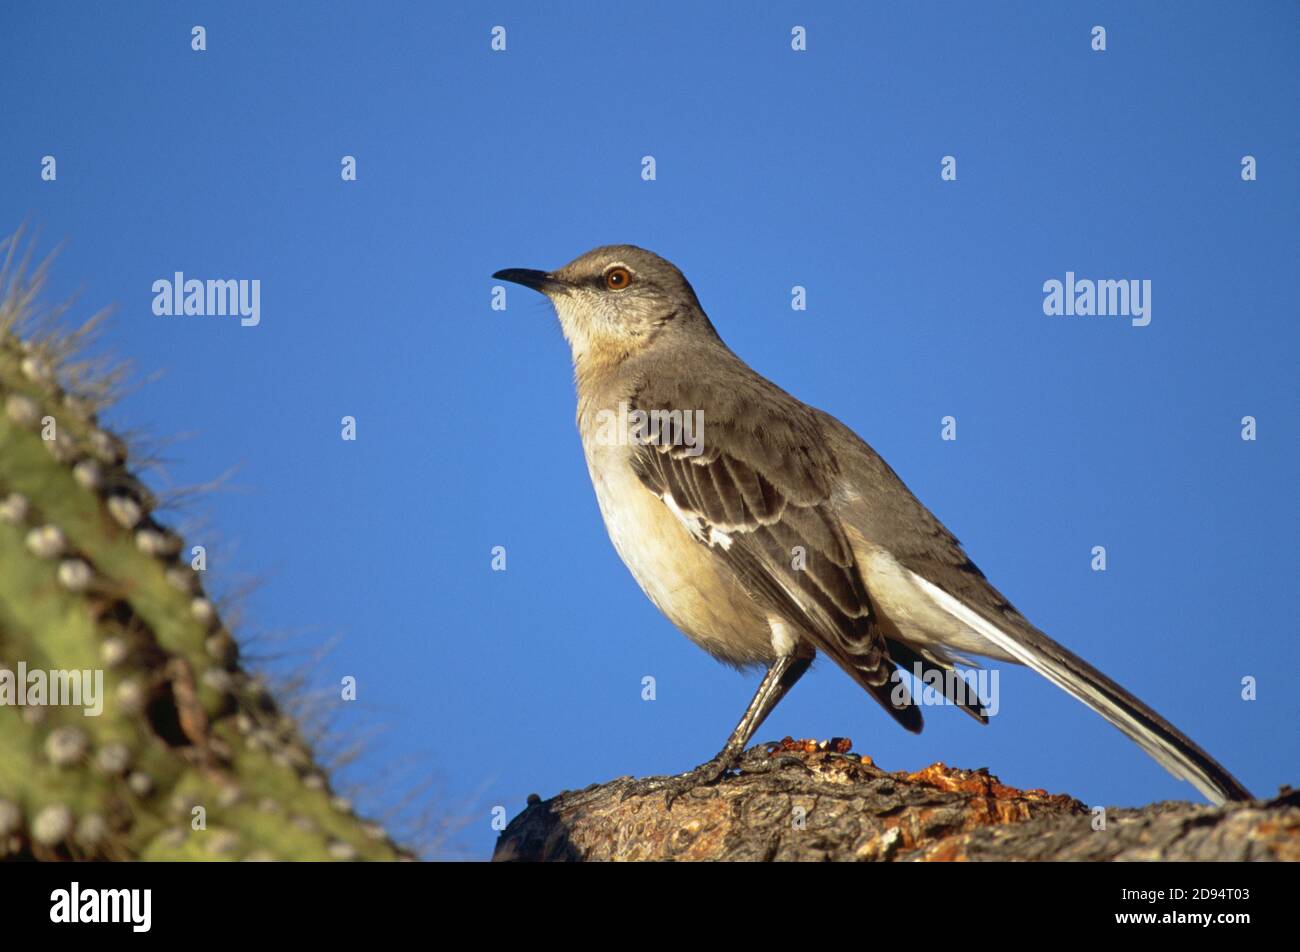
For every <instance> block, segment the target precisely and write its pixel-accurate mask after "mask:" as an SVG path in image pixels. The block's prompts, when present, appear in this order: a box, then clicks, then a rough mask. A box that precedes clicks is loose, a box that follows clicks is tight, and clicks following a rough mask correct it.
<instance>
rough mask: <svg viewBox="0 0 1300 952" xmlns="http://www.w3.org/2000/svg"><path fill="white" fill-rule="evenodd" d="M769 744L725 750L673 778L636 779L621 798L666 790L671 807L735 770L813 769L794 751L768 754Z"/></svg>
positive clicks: (665, 803)
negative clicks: (740, 750) (696, 790)
mask: <svg viewBox="0 0 1300 952" xmlns="http://www.w3.org/2000/svg"><path fill="white" fill-rule="evenodd" d="M770 746H771V745H767V744H759V745H757V746H755V747H751V748H750V749H749V750H747V751H745V752H744V753H743V754H739V753H730V752H727V751H724V752H723V753H721V754H719V755H718V756H717V757H714V758H713V759H712V760H710V761H708V762H707V763H703V764H700V765H699V766H698V767H696V768H695V769H694V770H688V771H686V773H682V774H677V775H675V776H672V777H646V778H645V779H643V780H633V781H631V782H629V783H628V784H627V786H626V787H624V788H623V792H622V794H621V796H620V800H627V799H628V798H629V797H644V796H649V795H650V794H655V793H663V794H664V801H665V802H664V806H665V807H666V808H668V809H672V805H673V803H674V802H675V801H676V800H678V799H680V798H681V797H682V796H683V795H684V794H687V793H690V792H691V791H692V790H694V789H696V788H697V787H710V786H712V785H713V784H715V783H717V782H718V781H719V780H721V779H722V778H723V777H725V776H726V775H727V772H728V771H730V770H733V769H736V770H739V771H740V772H741V773H744V774H764V773H771V772H773V771H775V770H781V769H783V768H785V767H798V768H799V769H800V770H803V771H805V772H806V773H811V772H812V770H811V768H810V767H809V766H808V765H807V764H806V763H804V761H803V758H802V757H799V756H797V755H795V754H791V753H769V750H768V748H769V747H770Z"/></svg>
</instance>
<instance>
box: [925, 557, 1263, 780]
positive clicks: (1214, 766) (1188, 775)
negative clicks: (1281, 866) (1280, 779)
mask: <svg viewBox="0 0 1300 952" xmlns="http://www.w3.org/2000/svg"><path fill="white" fill-rule="evenodd" d="M914 578H916V579H917V580H918V584H921V585H922V586H923V587H925V589H926V591H927V592H928V593H929V594H930V595H931V597H932V598H934V599H935V601H937V602H938V603H939V604H940V605H942V606H943V607H944V608H945V609H946V610H947V611H948V612H950V613H951V614H953V615H955V616H956V617H957V618H959V619H961V620H962V621H963V622H964V623H965V624H966V625H968V626H969V627H971V628H973V629H975V630H976V631H978V632H979V633H980V634H981V635H983V636H984V637H985V638H987V639H988V640H989V641H990V642H992V643H993V644H994V645H996V646H997V647H998V648H1000V649H1002V650H1003V651H1005V652H1006V653H1007V654H1009V655H1010V656H1011V657H1013V658H1015V659H1016V660H1017V661H1019V662H1021V663H1022V664H1024V665H1026V666H1027V667H1030V668H1033V669H1034V670H1035V671H1037V672H1038V673H1039V674H1041V675H1042V676H1043V677H1045V678H1047V680H1049V681H1051V682H1052V683H1053V684H1055V685H1056V686H1057V687H1059V688H1061V689H1062V690H1064V691H1067V692H1068V693H1070V694H1072V695H1073V696H1074V697H1076V698H1078V699H1079V700H1080V701H1082V702H1083V703H1084V704H1086V705H1088V707H1090V708H1092V709H1093V710H1094V711H1096V712H1097V713H1098V714H1100V715H1101V716H1102V717H1104V718H1106V720H1108V721H1110V722H1111V723H1112V724H1114V725H1115V726H1116V727H1118V728H1119V729H1120V730H1122V731H1123V732H1124V733H1125V734H1127V735H1128V736H1129V737H1130V738H1131V739H1132V740H1133V741H1134V742H1135V743H1137V745H1138V746H1139V747H1141V748H1142V749H1143V750H1145V751H1146V752H1147V753H1148V754H1150V755H1151V757H1152V758H1154V759H1155V760H1156V762H1157V763H1159V764H1160V765H1161V766H1163V767H1164V768H1165V769H1166V770H1168V771H1169V772H1170V773H1171V774H1173V775H1174V776H1175V777H1178V778H1179V779H1180V780H1187V781H1189V782H1191V783H1192V784H1194V785H1195V786H1196V789H1198V790H1200V791H1201V793H1203V794H1205V796H1206V797H1207V798H1209V799H1210V800H1211V801H1213V802H1214V803H1215V804H1222V803H1224V802H1225V801H1227V800H1253V799H1254V797H1253V796H1251V793H1250V791H1249V790H1247V789H1246V788H1245V787H1244V786H1242V783H1241V781H1239V780H1238V779H1237V778H1236V777H1234V776H1233V775H1232V774H1230V773H1228V771H1227V770H1225V769H1224V767H1223V765H1222V764H1220V763H1219V762H1218V761H1217V760H1215V759H1214V758H1213V757H1211V756H1210V755H1209V754H1207V753H1206V752H1205V751H1203V750H1202V749H1201V748H1200V747H1198V746H1197V745H1196V744H1195V743H1194V742H1193V741H1192V740H1191V738H1189V737H1188V736H1187V735H1186V734H1184V733H1183V732H1182V731H1180V730H1179V729H1178V728H1176V727H1174V725H1173V724H1170V723H1169V722H1168V721H1167V720H1165V719H1164V718H1163V717H1161V716H1160V715H1159V714H1157V713H1156V712H1155V711H1153V710H1152V709H1151V708H1149V707H1147V706H1146V705H1145V704H1143V703H1142V702H1141V701H1139V700H1138V699H1137V698H1136V697H1134V696H1133V695H1132V694H1130V693H1129V692H1128V691H1126V690H1124V688H1122V687H1120V686H1119V685H1118V684H1116V683H1115V682H1114V681H1112V680H1111V679H1110V678H1108V677H1106V675H1104V674H1102V673H1101V672H1100V671H1098V670H1097V669H1096V668H1094V667H1093V666H1092V665H1090V664H1088V662H1086V661H1084V660H1083V659H1082V658H1080V657H1079V656H1078V655H1076V654H1074V653H1073V652H1071V651H1070V650H1069V649H1067V648H1065V647H1063V646H1062V645H1059V644H1057V643H1056V642H1055V641H1053V640H1052V639H1051V638H1048V637H1047V636H1046V635H1045V634H1043V633H1042V632H1040V631H1038V630H1037V629H1031V630H1028V631H1022V630H1020V629H1017V630H1015V631H1014V632H1012V631H1007V630H1005V629H1004V628H1002V627H1000V626H998V625H996V624H994V623H993V622H992V621H990V620H989V619H987V618H985V617H984V616H983V615H982V614H980V613H979V612H976V611H975V610H974V609H972V608H970V607H968V606H967V605H965V604H963V603H962V602H960V601H958V600H957V599H956V598H954V597H953V596H951V595H949V594H948V593H947V592H945V591H943V589H941V588H939V587H938V586H937V585H934V584H932V583H930V582H928V581H926V580H925V579H922V578H920V577H919V576H914Z"/></svg>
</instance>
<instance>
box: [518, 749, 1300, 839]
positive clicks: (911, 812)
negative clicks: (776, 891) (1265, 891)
mask: <svg viewBox="0 0 1300 952" xmlns="http://www.w3.org/2000/svg"><path fill="white" fill-rule="evenodd" d="M846 746H847V745H844V744H840V745H839V750H837V745H836V742H835V741H832V742H829V743H826V742H823V743H821V744H817V743H815V742H811V741H791V740H790V739H789V738H787V739H786V740H785V741H783V742H782V743H781V744H780V745H769V746H767V747H765V748H764V751H765V752H768V751H771V752H779V753H785V754H792V755H793V758H786V760H787V761H789V760H791V759H793V760H794V761H796V763H787V765H785V766H781V767H779V768H777V769H774V770H771V771H768V772H758V773H743V772H742V773H741V774H739V775H735V776H728V777H727V778H725V779H724V780H722V781H721V782H719V783H717V784H716V785H713V786H708V787H700V788H696V789H694V790H692V791H690V792H688V793H687V794H685V795H684V796H682V797H680V798H679V799H677V800H676V801H675V802H673V804H672V805H671V807H666V798H665V796H664V794H663V793H639V792H635V791H633V792H631V794H630V795H629V790H630V788H632V785H633V783H634V781H633V780H632V779H631V778H629V777H620V778H619V779H617V780H614V781H612V782H610V783H606V784H600V785H596V784H593V785H592V786H590V787H587V788H586V789H585V790H581V791H574V792H567V793H562V794H560V795H559V796H557V797H554V798H552V799H550V800H545V801H542V800H540V799H538V798H536V797H530V798H529V805H528V807H527V808H526V809H525V810H524V812H523V813H521V814H520V815H519V816H517V817H515V819H514V820H513V821H512V822H511V823H510V825H509V826H508V827H507V828H506V829H505V830H504V831H503V832H502V834H501V836H500V838H499V840H498V842H497V847H496V851H495V854H494V856H493V859H494V860H495V861H578V860H859V861H862V860H866V861H907V860H912V861H922V862H926V861H943V860H965V861H975V860H1236V861H1239V860H1292V861H1296V860H1300V792H1297V791H1291V790H1289V789H1286V790H1284V791H1283V793H1282V795H1280V796H1279V797H1277V798H1275V799H1273V800H1271V801H1255V802H1253V803H1246V804H1239V803H1238V804H1229V805H1227V806H1225V807H1218V808H1216V807H1211V806H1201V805H1197V804H1191V803H1176V802H1165V803H1155V804H1152V805H1150V806H1147V807H1143V808H1142V809H1120V808H1107V809H1106V810H1105V813H1104V821H1105V826H1104V829H1100V828H1097V827H1098V826H1100V824H1099V822H1098V820H1099V818H1098V817H1097V816H1095V815H1094V813H1093V811H1092V810H1091V809H1089V808H1088V807H1086V806H1085V805H1084V804H1082V803H1080V802H1079V801H1078V800H1076V799H1074V798H1073V797H1069V796H1065V795H1061V794H1048V793H1045V792H1044V791H1042V790H1017V789H1014V788H1012V787H1008V786H1005V785H1004V784H1002V783H1000V782H999V781H998V779H997V778H996V777H994V776H992V775H991V774H989V773H988V771H987V770H977V771H969V770H960V769H955V768H948V767H945V766H944V765H943V764H934V765H932V766H930V767H927V768H926V769H925V770H922V771H920V772H918V773H902V772H900V773H887V772H886V771H884V770H881V769H880V768H878V767H876V766H875V765H874V764H873V763H872V762H871V760H870V758H867V757H859V755H856V754H848V753H843V752H840V750H843V749H844V747H846ZM751 753H752V752H751ZM750 759H751V762H752V757H751V758H750Z"/></svg>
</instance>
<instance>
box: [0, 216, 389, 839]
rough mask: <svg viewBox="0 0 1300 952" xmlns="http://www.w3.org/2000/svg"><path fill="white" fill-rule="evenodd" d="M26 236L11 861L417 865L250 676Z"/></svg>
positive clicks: (7, 371) (12, 461)
mask: <svg viewBox="0 0 1300 952" xmlns="http://www.w3.org/2000/svg"><path fill="white" fill-rule="evenodd" d="M17 244H18V239H17V238H16V237H15V238H11V239H9V240H8V241H6V242H4V243H0V249H2V250H3V253H4V266H3V270H0V404H3V406H2V407H0V857H3V858H36V859H47V858H49V859H54V858H61V859H67V858H73V859H159V860H161V859H257V858H265V859H305V860H306V859H312V860H314V859H375V860H382V859H399V858H403V857H406V856H409V854H408V853H406V852H405V851H403V850H402V849H400V848H399V847H397V846H396V845H395V844H394V843H393V842H391V840H390V839H389V838H388V836H387V835H386V833H385V832H384V830H383V829H382V828H381V827H380V826H378V825H377V824H374V823H367V822H365V821H363V820H361V819H360V818H358V817H357V816H356V815H354V814H353V812H352V809H351V806H350V804H349V803H348V802H347V801H346V800H345V799H344V798H342V797H339V796H336V795H334V794H333V793H332V792H331V789H330V784H329V780H328V778H327V777H326V775H325V772H324V770H323V769H322V768H321V767H319V766H318V764H317V762H316V759H315V757H314V755H313V753H312V751H311V749H310V747H309V745H308V744H307V743H306V742H305V741H304V740H303V736H302V732H301V731H300V730H299V728H298V725H297V724H296V723H295V721H294V720H293V718H291V717H289V716H288V715H287V714H285V713H284V712H283V710H282V709H281V708H280V707H279V706H278V705H277V703H276V702H275V700H274V699H273V698H272V697H271V696H270V694H269V693H268V691H267V689H266V688H265V687H264V686H263V684H262V682H261V681H260V680H259V679H258V678H257V677H254V676H252V675H250V674H249V673H248V672H247V671H245V670H244V669H243V667H242V666H241V665H240V663H239V659H238V650H237V644H236V640H235V638H234V637H233V635H232V634H231V632H230V631H229V630H228V629H227V627H226V626H225V625H224V624H223V620H222V618H221V616H220V613H219V612H218V610H217V609H216V607H215V605H214V603H213V601H212V600H211V599H210V598H209V597H208V595H207V594H206V593H205V591H204V586H203V584H202V583H201V580H200V577H201V575H200V573H197V572H195V571H194V570H192V569H191V567H190V563H189V561H187V556H186V557H183V556H182V553H183V552H184V551H185V547H184V545H183V544H182V540H181V538H180V537H179V536H178V535H177V534H176V533H175V532H173V531H172V530H171V529H169V528H168V527H167V526H165V525H163V524H162V523H161V522H160V521H159V520H158V519H157V518H156V517H155V515H154V508H155V499H154V497H153V495H152V494H151V493H150V491H149V490H148V489H147V488H146V487H145V485H144V484H143V483H142V482H141V481H140V479H139V478H138V477H137V476H136V475H134V474H133V473H132V471H131V469H130V467H129V465H128V462H129V461H128V449H127V446H126V443H125V442H124V441H123V440H122V439H120V438H119V437H117V436H115V435H114V434H113V433H111V432H109V431H108V430H107V429H105V428H104V427H103V426H101V424H100V422H99V418H98V415H99V413H100V412H101V411H102V409H103V404H104V401H105V394H104V393H103V391H104V390H105V389H106V388H104V387H102V386H97V385H96V378H95V377H94V376H93V375H89V376H88V375H86V374H85V373H79V372H78V369H79V368H78V365H77V363H76V360H77V357H76V349H77V344H78V340H77V337H78V335H77V334H75V333H74V334H68V333H66V332H60V331H59V330H57V328H56V327H55V326H54V322H52V321H48V320H47V321H45V322H44V324H45V326H44V327H42V326H41V325H42V323H43V321H42V315H41V314H40V313H39V308H38V303H37V299H38V294H39V292H40V290H41V285H42V281H43V278H44V271H45V268H44V266H42V267H41V268H37V269H35V271H32V270H31V269H30V268H29V267H28V265H29V257H30V256H28V257H25V258H23V259H21V260H19V261H17V262H16V261H15V249H16V246H17ZM44 317H45V318H49V317H51V315H48V314H47V315H44ZM99 383H100V384H102V383H103V380H102V378H99ZM96 681H98V682H99V685H100V688H99V689H98V690H97V686H96ZM52 702H59V703H52ZM96 706H99V707H101V710H100V711H99V712H98V713H96V712H95V710H94V709H95V707H96Z"/></svg>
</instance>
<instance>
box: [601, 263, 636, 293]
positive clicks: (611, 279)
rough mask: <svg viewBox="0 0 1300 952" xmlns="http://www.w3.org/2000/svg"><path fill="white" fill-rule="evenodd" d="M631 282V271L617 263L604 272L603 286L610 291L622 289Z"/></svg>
mask: <svg viewBox="0 0 1300 952" xmlns="http://www.w3.org/2000/svg"><path fill="white" fill-rule="evenodd" d="M631 283H632V272H631V271H629V270H627V268H624V267H623V266H622V265H619V266H618V267H616V268H610V269H609V270H608V271H606V272H605V287H607V288H609V289H610V290H611V291H622V290H623V289H624V288H626V287H627V286H628V285H629V284H631Z"/></svg>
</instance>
